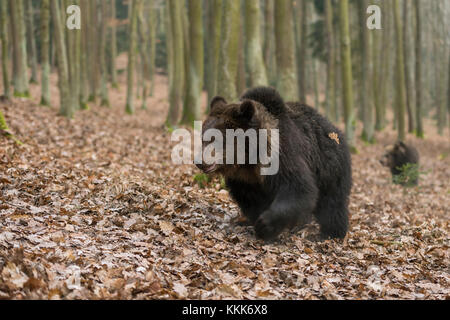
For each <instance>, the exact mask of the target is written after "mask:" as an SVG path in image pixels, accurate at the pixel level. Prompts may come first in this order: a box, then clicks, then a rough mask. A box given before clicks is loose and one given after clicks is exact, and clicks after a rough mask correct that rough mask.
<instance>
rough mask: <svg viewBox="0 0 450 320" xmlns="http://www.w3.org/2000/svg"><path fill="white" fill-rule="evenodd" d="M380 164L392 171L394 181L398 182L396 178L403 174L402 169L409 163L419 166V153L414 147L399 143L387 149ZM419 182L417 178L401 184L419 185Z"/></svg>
mask: <svg viewBox="0 0 450 320" xmlns="http://www.w3.org/2000/svg"><path fill="white" fill-rule="evenodd" d="M380 162H381V164H382V165H384V166H385V167H388V168H389V169H391V173H392V180H393V182H396V181H397V180H396V179H395V177H396V176H398V175H400V174H401V173H402V170H401V168H402V167H403V166H404V165H406V164H408V163H412V164H419V152H417V150H416V148H414V147H413V146H411V145H407V144H406V143H404V142H402V141H398V142H397V143H396V144H395V145H393V146H389V147H387V148H386V153H385V154H384V155H383V157H382V158H381V160H380ZM418 182H419V181H418V178H416V179H414V180H412V181H405V182H401V183H400V184H402V185H405V184H408V185H417V184H418Z"/></svg>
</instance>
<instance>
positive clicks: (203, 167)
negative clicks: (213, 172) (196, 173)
mask: <svg viewBox="0 0 450 320" xmlns="http://www.w3.org/2000/svg"><path fill="white" fill-rule="evenodd" d="M196 167H197V168H199V169H200V170H202V171H203V170H204V169H205V165H204V164H203V163H197V164H196Z"/></svg>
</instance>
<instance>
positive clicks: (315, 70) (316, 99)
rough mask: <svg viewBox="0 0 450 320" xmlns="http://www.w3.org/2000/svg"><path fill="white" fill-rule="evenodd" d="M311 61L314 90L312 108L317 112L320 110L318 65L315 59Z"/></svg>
mask: <svg viewBox="0 0 450 320" xmlns="http://www.w3.org/2000/svg"><path fill="white" fill-rule="evenodd" d="M311 60H312V63H313V65H312V68H313V90H314V106H315V108H316V110H317V111H319V110H320V100H319V84H318V81H319V63H318V62H317V59H311Z"/></svg>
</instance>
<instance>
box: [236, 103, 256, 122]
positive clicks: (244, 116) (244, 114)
mask: <svg viewBox="0 0 450 320" xmlns="http://www.w3.org/2000/svg"><path fill="white" fill-rule="evenodd" d="M254 114H255V106H254V104H253V102H252V101H251V100H244V101H243V102H242V103H241V105H240V106H239V112H238V113H237V116H238V118H239V119H240V120H243V121H245V122H248V121H250V120H251V119H252V118H253V115H254Z"/></svg>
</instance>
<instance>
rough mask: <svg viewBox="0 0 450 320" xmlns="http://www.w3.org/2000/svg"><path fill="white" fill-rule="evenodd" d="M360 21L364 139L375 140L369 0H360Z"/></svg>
mask: <svg viewBox="0 0 450 320" xmlns="http://www.w3.org/2000/svg"><path fill="white" fill-rule="evenodd" d="M358 3H359V5H360V7H359V10H360V13H359V14H360V21H361V22H362V25H360V28H361V29H362V40H363V43H362V46H361V51H362V52H361V55H362V73H361V78H362V79H361V84H362V91H361V108H362V109H363V110H364V112H363V123H364V128H363V132H362V139H363V140H364V141H365V142H368V143H373V142H374V123H373V109H374V108H373V94H372V93H373V87H372V86H371V85H370V81H372V80H373V74H372V72H373V60H372V32H371V31H370V30H369V29H368V28H367V26H366V9H367V7H368V4H369V3H368V1H367V0H360V1H359V2H358Z"/></svg>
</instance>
